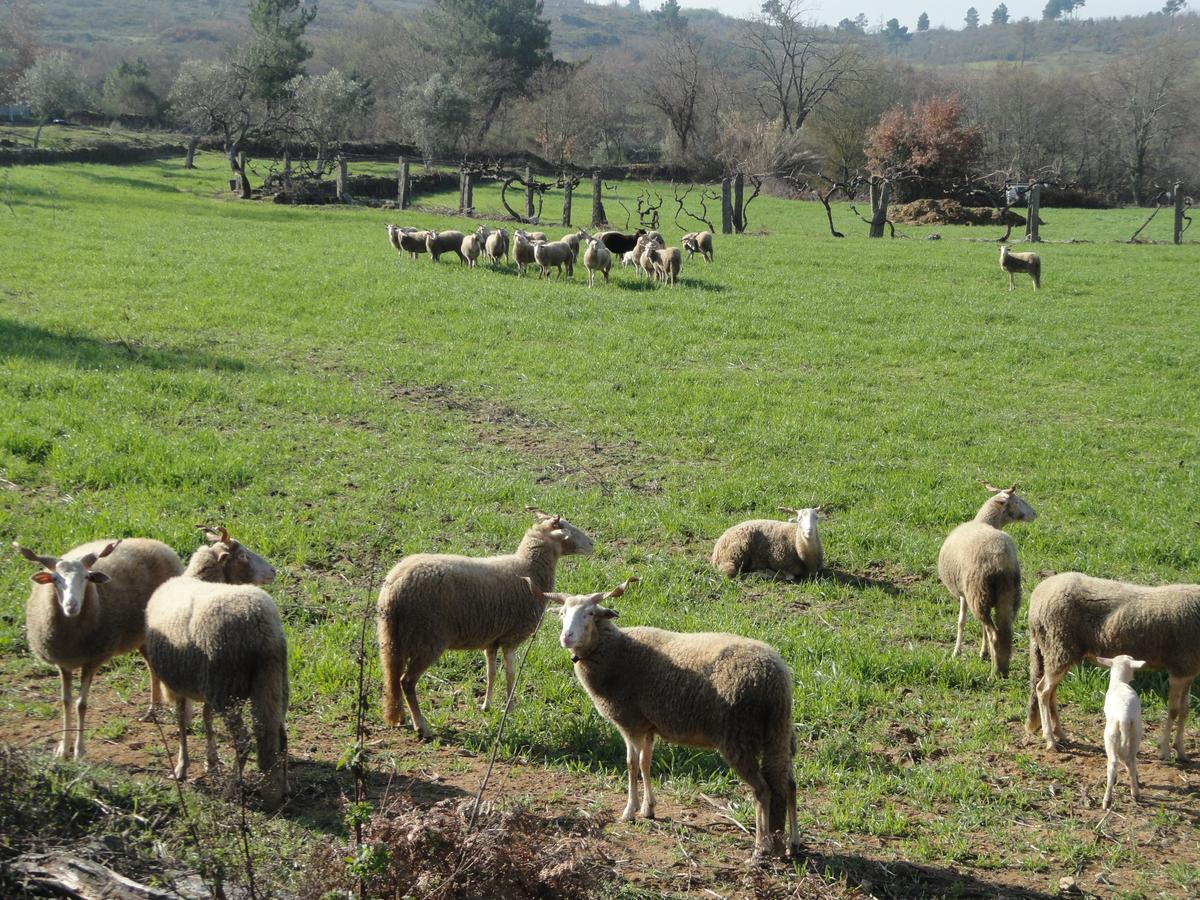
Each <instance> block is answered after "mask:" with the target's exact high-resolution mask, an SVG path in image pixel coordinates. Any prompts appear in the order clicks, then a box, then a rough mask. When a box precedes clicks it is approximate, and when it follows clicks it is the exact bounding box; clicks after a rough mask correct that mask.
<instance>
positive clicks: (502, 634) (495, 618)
mask: <svg viewBox="0 0 1200 900" xmlns="http://www.w3.org/2000/svg"><path fill="white" fill-rule="evenodd" d="M535 516H536V519H537V521H536V522H535V523H534V524H533V526H532V527H531V528H530V529H529V530H528V531H526V532H525V537H524V538H523V539H522V540H521V544H520V546H519V547H517V551H516V553H512V554H509V555H507V556H492V557H487V558H483V559H478V558H473V557H469V556H454V555H451V554H446V553H419V554H417V555H415V556H410V557H407V558H405V559H402V560H401V561H400V562H398V563H396V565H395V566H393V567H392V570H391V571H390V572H388V574H387V577H386V578H385V579H384V581H383V587H382V589H381V590H380V592H379V606H378V612H379V622H378V627H379V657H380V661H381V663H382V668H383V718H384V721H386V722H387V723H388V724H389V725H400V724H402V723H403V721H404V711H403V710H402V709H401V706H400V697H401V691H402V690H403V696H404V699H405V701H407V703H408V710H409V712H410V713H411V714H412V720H413V729H414V730H415V731H416V732H417V734H418V735H420V736H421V737H422V738H424V739H428V738H430V737H432V736H433V732H432V731H430V729H429V727H428V726H427V725H426V724H425V719H424V717H423V716H422V715H421V710H420V708H419V707H418V705H417V681H418V680H419V679H420V678H421V675H423V674H424V672H425V670H426V669H428V668H429V667H430V666H431V665H433V664H434V663H435V662H437V660H438V657H440V656H441V655H442V653H444V652H445V651H446V650H483V651H484V654H485V657H486V660H487V687H486V689H485V691H484V695H483V707H482V708H483V709H485V710H486V709H488V708H489V706H490V704H491V699H492V684H493V682H494V681H495V678H496V651H497V650H501V651H502V652H503V654H504V674H505V677H506V680H507V683H508V693H507V695H506V696H508V697H511V696H512V693H513V687H514V683H513V659H514V656H515V655H516V649H517V647H518V646H519V645H520V644H521V642H522V641H524V640H525V639H526V638H528V637H529V636H530V635H531V634H533V632H534V631H535V630H536V628H537V626H538V623H539V622H540V621H541V617H542V613H543V612H544V611H545V606H544V604H543V603H541V602H540V601H535V600H533V599H532V597H531V596H530V594H529V590H528V588H526V586H525V583H524V582H523V581H521V576H529V577H530V578H532V579H533V582H534V583H535V584H537V585H538V587H539V588H541V589H543V590H547V591H548V590H553V588H554V574H555V569H556V568H557V567H558V560H559V558H560V557H563V556H568V555H570V554H573V553H591V552H592V541H591V538H589V537H588V536H587V535H586V534H584V533H583V532H582V531H580V530H579V529H578V528H576V527H575V526H574V525H572V524H570V523H569V522H567V521H565V520H564V519H563V518H562V517H561V516H550V515H547V514H545V513H543V512H540V511H535Z"/></svg>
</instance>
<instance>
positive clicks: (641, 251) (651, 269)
mask: <svg viewBox="0 0 1200 900" xmlns="http://www.w3.org/2000/svg"><path fill="white" fill-rule="evenodd" d="M661 246H662V245H661V244H659V243H658V242H656V241H655V240H654V239H653V238H651V237H650V236H649V235H642V236H641V237H639V238H638V242H637V246H636V247H635V248H634V253H635V254H636V255H635V256H634V259H635V260H636V262H637V269H638V272H639V273H640V274H641V275H642V276H643V277H649V278H656V277H657V271H658V270H657V269H656V268H655V259H654V252H655V251H656V250H657V249H659V248H660V247H661Z"/></svg>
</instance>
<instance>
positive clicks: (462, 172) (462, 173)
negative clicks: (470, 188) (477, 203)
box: [458, 166, 467, 216]
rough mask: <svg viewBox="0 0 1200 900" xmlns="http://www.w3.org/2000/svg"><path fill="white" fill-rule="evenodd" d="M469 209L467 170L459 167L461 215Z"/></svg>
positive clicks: (459, 205)
mask: <svg viewBox="0 0 1200 900" xmlns="http://www.w3.org/2000/svg"><path fill="white" fill-rule="evenodd" d="M466 210H467V170H466V168H465V167H464V166H459V167H458V214H459V215H460V216H461V215H462V214H463V213H464V212H466Z"/></svg>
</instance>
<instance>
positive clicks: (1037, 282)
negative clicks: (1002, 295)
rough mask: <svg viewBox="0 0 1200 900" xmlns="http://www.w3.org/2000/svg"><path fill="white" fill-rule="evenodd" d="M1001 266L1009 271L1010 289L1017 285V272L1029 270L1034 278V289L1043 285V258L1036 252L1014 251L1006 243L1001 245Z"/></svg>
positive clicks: (1005, 270)
mask: <svg viewBox="0 0 1200 900" xmlns="http://www.w3.org/2000/svg"><path fill="white" fill-rule="evenodd" d="M1000 268H1001V270H1002V271H1004V272H1007V273H1008V289H1009V290H1010V291H1011V290H1012V289H1013V288H1014V287H1016V283H1015V281H1016V273H1017V272H1028V273H1029V277H1030V278H1032V279H1033V289H1034V290H1035V291H1036V290H1038V289H1040V288H1041V286H1042V258H1041V257H1040V256H1038V255H1037V254H1036V253H1012V252H1010V251H1009V249H1008V247H1007V246H1005V245H1003V244H1002V245H1001V246H1000Z"/></svg>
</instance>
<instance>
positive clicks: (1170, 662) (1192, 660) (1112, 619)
mask: <svg viewBox="0 0 1200 900" xmlns="http://www.w3.org/2000/svg"><path fill="white" fill-rule="evenodd" d="M1029 631H1030V635H1031V637H1032V639H1033V640H1034V641H1035V642H1036V644H1037V648H1038V651H1039V653H1040V656H1041V659H1042V661H1043V663H1042V665H1043V667H1044V670H1045V671H1047V672H1053V671H1058V670H1060V669H1062V668H1066V667H1069V666H1072V665H1074V664H1075V663H1077V662H1079V661H1080V660H1081V659H1083V658H1085V657H1091V656H1116V655H1118V654H1122V653H1124V654H1127V655H1129V656H1133V657H1136V658H1138V659H1142V660H1145V661H1146V667H1147V668H1150V669H1158V670H1161V671H1165V672H1167V673H1169V674H1170V675H1172V676H1174V677H1177V678H1191V677H1192V676H1194V675H1196V674H1197V673H1200V585H1196V584H1168V585H1162V586H1160V587H1144V586H1142V585H1137V584H1127V583H1125V582H1122V581H1110V580H1108V579H1104V578H1092V577H1090V576H1088V575H1083V574H1081V573H1079V572H1064V573H1062V574H1060V575H1053V576H1051V577H1050V578H1047V579H1045V580H1043V581H1042V582H1041V583H1040V584H1039V585H1038V586H1037V587H1036V588H1034V590H1033V593H1032V595H1030V598H1029Z"/></svg>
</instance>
